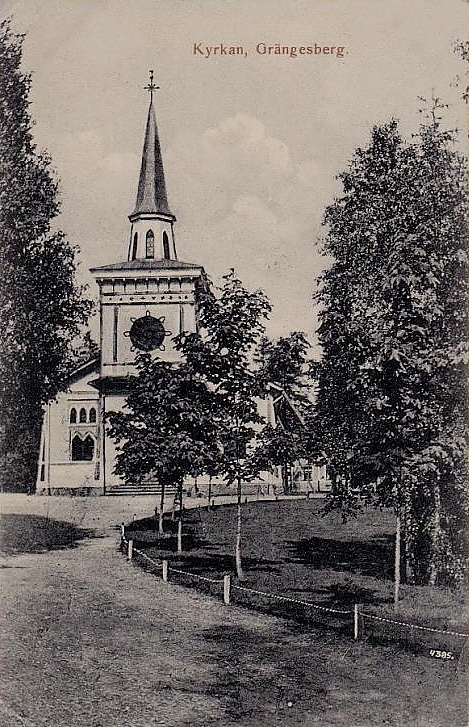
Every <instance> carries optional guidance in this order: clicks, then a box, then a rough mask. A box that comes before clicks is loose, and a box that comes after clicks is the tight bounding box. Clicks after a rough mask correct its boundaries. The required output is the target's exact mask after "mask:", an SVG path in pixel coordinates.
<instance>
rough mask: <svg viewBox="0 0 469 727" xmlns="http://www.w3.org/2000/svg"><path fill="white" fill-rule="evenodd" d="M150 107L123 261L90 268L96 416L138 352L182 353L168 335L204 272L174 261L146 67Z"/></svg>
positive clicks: (108, 479)
mask: <svg viewBox="0 0 469 727" xmlns="http://www.w3.org/2000/svg"><path fill="white" fill-rule="evenodd" d="M146 89H147V90H148V91H149V92H150V105H149V109H148V117H147V123H146V129H145V137H144V142H143V151H142V160H141V165H140V177H139V181H138V188H137V197H136V203H135V208H134V210H133V212H132V214H130V215H129V221H130V232H129V238H128V243H126V244H125V248H124V249H125V255H126V260H124V261H122V262H117V263H111V264H110V265H104V266H102V267H98V268H93V269H92V270H91V272H92V273H93V275H94V276H95V278H96V282H97V284H98V287H99V306H100V349H101V361H100V371H99V378H98V379H96V380H95V381H93V386H94V387H96V389H98V391H99V393H100V400H101V407H100V408H101V416H100V419H101V421H102V422H104V413H105V412H106V411H119V410H120V409H121V408H122V406H123V404H124V402H125V396H126V377H127V375H128V374H130V373H132V372H133V371H134V369H135V367H134V361H135V355H136V353H137V352H138V351H147V352H152V353H153V354H154V355H155V356H158V357H160V358H162V359H163V360H165V361H170V362H176V361H178V360H179V359H180V356H181V354H180V353H179V352H178V351H177V350H176V349H175V348H174V343H173V338H174V337H175V336H176V335H178V334H179V333H182V332H183V331H188V332H190V331H194V330H196V325H197V319H196V295H195V293H196V287H197V285H198V283H199V282H200V281H201V280H202V279H203V277H204V270H203V268H202V266H201V265H196V264H194V263H186V262H182V261H180V260H178V257H177V251H176V244H175V238H174V224H175V222H176V218H175V216H174V215H173V214H172V213H171V211H170V207H169V204H168V198H167V192H166V183H165V177H164V169H163V159H162V154H161V147H160V141H159V135H158V128H157V124H156V115H155V108H154V103H153V93H154V91H155V90H156V89H157V87H156V86H155V85H154V83H153V72H152V71H150V83H149V85H148V86H146ZM100 456H101V460H102V466H101V471H102V475H101V477H102V478H103V489H104V491H107V490H108V489H109V487H110V486H111V487H112V486H116V485H118V484H119V481H118V479H117V478H116V476H115V475H114V474H113V472H112V470H113V468H114V458H115V450H114V444H113V442H112V440H111V439H110V438H108V437H107V436H106V432H105V426H104V424H103V426H102V446H101V455H100Z"/></svg>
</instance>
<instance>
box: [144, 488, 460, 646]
mask: <svg viewBox="0 0 469 727" xmlns="http://www.w3.org/2000/svg"><path fill="white" fill-rule="evenodd" d="M321 509H322V503H321V502H320V501H317V500H310V501H307V500H296V501H281V502H277V503H275V502H268V503H267V502H264V503H254V502H253V503H248V504H246V505H243V543H242V551H243V567H244V570H245V575H246V581H245V582H243V583H242V584H239V585H242V586H247V587H250V588H254V589H257V590H261V591H266V592H269V593H273V594H277V595H282V596H286V597H288V598H292V599H298V600H302V601H312V602H314V603H316V604H320V605H323V606H325V607H331V608H338V609H344V610H348V609H353V604H354V603H360V604H363V610H365V611H366V612H369V613H372V614H379V615H383V616H384V615H385V616H388V617H390V618H391V619H395V618H397V619H401V620H405V621H410V622H411V623H414V624H417V625H419V624H420V625H424V626H431V627H433V628H442V629H449V630H451V631H462V632H466V629H467V622H466V617H465V614H466V607H465V599H464V594H463V592H462V591H460V592H456V591H451V590H449V589H443V588H432V587H423V586H411V585H404V586H403V587H402V600H401V602H400V604H399V611H398V613H397V614H394V612H393V604H392V596H393V563H394V552H393V548H394V528H395V525H394V518H393V516H392V513H391V512H389V511H387V512H386V511H384V512H379V511H376V510H374V509H368V510H366V511H365V512H364V513H362V514H361V515H360V517H359V518H358V519H356V520H351V521H349V522H348V523H346V524H343V523H342V520H341V517H340V515H339V514H338V513H330V514H328V515H327V516H322V512H321ZM235 516H236V510H235V508H234V507H233V506H221V507H216V508H215V509H213V510H210V511H207V510H206V509H200V510H192V511H188V512H187V513H186V519H185V526H184V527H185V538H184V548H185V552H184V554H183V555H182V556H177V555H176V554H175V552H174V548H175V538H169V539H164V540H159V541H158V540H157V539H156V534H155V533H154V522H153V521H152V520H151V519H148V520H144V521H140V522H137V523H135V524H134V525H133V526H132V528H133V529H134V531H135V533H134V534H135V538H136V542H139V543H140V544H141V546H143V547H145V548H146V552H148V553H149V554H151V553H153V555H154V557H155V558H158V559H161V557H163V556H167V557H168V558H169V560H170V561H171V563H170V565H171V564H172V565H173V566H174V567H179V568H182V569H186V570H188V571H191V572H193V573H198V574H201V575H204V576H209V577H212V578H222V576H223V574H224V573H227V572H233V571H234V564H233V555H232V554H233V547H234V541H235ZM174 527H175V523H170V522H168V523H167V528H168V530H169V529H173V530H174ZM175 578H176V576H175ZM177 578H178V579H179V580H178V581H177V582H182V576H177ZM186 581H187V585H195V586H197V587H200V586H201V587H202V589H204V590H211V591H213V592H217V593H218V594H219V593H220V586H211V585H208V586H207V585H206V584H205V583H202V584H201V583H200V582H197V581H196V580H191V579H186ZM233 599H234V600H235V602H237V603H240V604H245V605H252V606H254V607H255V608H257V609H258V610H263V611H268V612H271V613H276V614H280V615H294V616H295V617H299V618H303V619H305V618H306V619H308V620H313V621H315V622H318V621H319V622H321V621H322V622H325V623H327V624H328V625H329V626H331V627H333V628H338V629H339V630H345V631H347V632H348V633H350V631H351V616H350V615H347V616H341V615H340V614H339V615H334V614H328V613H323V612H319V611H312V610H311V609H309V608H308V607H304V606H301V605H297V604H285V603H283V602H278V601H277V602H275V601H274V600H272V599H267V598H264V597H260V596H256V595H255V594H252V593H249V592H242V591H237V590H233ZM362 626H363V627H364V629H365V633H367V634H368V635H370V636H372V635H373V636H374V638H378V637H379V638H380V639H385V640H386V639H388V638H390V639H391V640H393V641H400V640H401V639H402V640H403V641H405V642H407V643H408V644H409V646H417V647H419V648H420V646H421V645H422V637H423V635H424V634H423V632H419V631H415V630H413V629H412V630H409V629H405V628H397V627H395V626H393V625H389V624H386V623H381V622H376V621H373V620H371V619H365V620H364V623H363V624H362ZM423 645H424V646H425V647H427V646H428V647H429V646H432V647H436V648H442V649H448V650H456V651H458V650H460V649H461V645H462V640H461V639H460V638H459V637H447V636H444V637H443V636H441V635H437V634H436V635H431V634H425V639H423ZM427 651H428V649H427Z"/></svg>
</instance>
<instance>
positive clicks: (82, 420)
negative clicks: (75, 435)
mask: <svg viewBox="0 0 469 727" xmlns="http://www.w3.org/2000/svg"><path fill="white" fill-rule="evenodd" d="M85 422H86V409H84V408H82V409H80V424H84V423H85Z"/></svg>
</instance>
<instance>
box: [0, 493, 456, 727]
mask: <svg viewBox="0 0 469 727" xmlns="http://www.w3.org/2000/svg"><path fill="white" fill-rule="evenodd" d="M44 499H45V498H44ZM57 499H58V498H57ZM39 500H40V498H28V499H26V500H25V501H22V502H21V503H18V502H16V503H13V504H12V503H11V502H10V504H9V505H8V506H6V505H5V500H4V501H3V505H4V507H3V508H2V510H3V512H5V510H6V509H7V510H9V511H10V512H15V511H16V512H18V511H19V509H18V508H19V505H20V504H22V506H23V511H24V508H26V509H27V510H29V511H34V510H35V511H36V512H37V508H38V507H44V504H43V503H40V502H39V503H38V501H39ZM34 501H35V504H34ZM53 504H54V507H55V505H56V506H57V508H56V510H55V511H54V512H53V513H51V515H52V514H53V515H54V516H55V517H57V518H59V517H60V519H62V520H64V519H67V518H69V519H70V518H71V517H74V518H75V520H74V522H77V521H78V520H80V519H81V523H82V525H83V527H89V526H90V525H91V524H92V519H93V518H96V517H98V518H99V519H98V521H95V524H96V522H98V525H99V526H98V528H97V530H98V531H99V534H100V537H97V538H92V539H88V540H85V541H84V542H83V543H81V544H79V545H78V547H76V548H73V549H68V550H59V551H50V552H47V553H42V554H34V555H17V556H9V557H6V558H3V559H2V567H3V570H2V574H3V588H2V633H3V637H2V653H3V658H4V660H5V662H6V663H5V664H4V666H3V670H2V673H3V680H2V692H3V698H4V702H3V704H4V706H3V709H2V711H3V724H5V725H8V726H9V727H16V725H18V726H24V727H33V726H34V727H36V726H37V727H39V726H40V725H47V727H72V726H73V727H82V726H83V727H85V726H86V727H111V725H112V727H115V726H116V725H119V727H150V726H151V725H162V726H164V727H173V726H174V727H186V726H187V727H188V726H189V725H191V727H209V725H210V726H211V725H216V726H220V727H222V726H223V727H232V726H233V727H234V726H235V725H237V726H238V727H239V726H242V727H274V726H275V727H283V726H285V727H286V725H288V726H289V727H296V726H298V727H299V726H300V725H301V726H302V727H309V726H313V725H321V727H333V726H339V725H340V726H342V727H375V726H376V727H377V726H378V725H396V727H397V725H399V727H407V726H408V727H410V726H411V725H412V727H437V726H440V725H443V724H445V725H448V724H451V725H452V727H464V726H465V724H466V720H465V719H464V720H463V718H462V716H461V715H462V713H463V712H462V711H461V699H463V690H462V689H461V685H460V680H459V679H457V678H456V675H455V672H454V671H453V672H450V671H449V670H448V667H447V665H442V664H438V663H434V662H428V661H427V660H422V659H421V658H417V657H412V656H410V655H407V654H406V655H401V654H393V658H392V659H389V658H387V657H386V655H388V656H389V654H390V651H385V650H382V649H378V648H375V649H373V648H371V647H369V646H367V645H366V644H359V645H352V644H351V643H344V642H343V641H341V640H340V639H337V638H335V637H334V636H331V635H328V634H327V633H320V632H317V633H314V632H311V631H307V632H306V631H305V632H302V631H301V630H300V629H299V628H298V626H294V625H292V624H290V623H287V622H284V621H282V620H280V619H275V618H271V617H267V616H263V615H261V614H255V613H251V612H249V611H244V610H242V609H239V608H231V607H230V608H227V607H225V606H223V604H222V603H221V602H218V601H216V600H215V599H213V598H209V597H206V596H204V595H202V594H198V593H196V592H195V591H193V590H190V591H189V590H186V589H184V588H182V587H178V586H176V585H172V584H164V583H162V582H161V580H159V579H156V578H155V577H154V576H153V575H151V574H150V573H145V572H144V571H142V570H140V569H139V568H137V567H134V566H132V565H130V564H128V563H126V561H125V559H124V558H123V557H122V555H121V554H120V553H119V552H118V551H117V540H118V537H117V535H118V534H117V532H115V531H114V530H113V529H112V528H113V527H114V524H115V523H116V517H117V522H119V521H120V517H119V516H120V509H121V508H122V505H123V503H122V502H120V503H114V504H106V505H103V508H104V510H105V512H103V511H101V512H100V514H99V515H97V514H96V510H95V509H94V507H95V506H94V507H93V509H89V508H90V507H91V506H90V505H88V504H86V503H85V505H86V508H85V510H86V513H87V514H85V515H83V507H82V506H81V504H80V503H79V502H75V503H73V502H70V501H68V502H67V503H57V502H56V501H54V503H52V502H50V503H49V508H50V507H51V506H52V505H53ZM80 507H81V510H80ZM107 508H109V509H107ZM116 508H117V509H118V510H119V512H116V511H115V510H116ZM132 509H133V510H134V511H136V512H137V514H138V515H140V513H139V512H138V509H137V503H136V502H135V501H134V502H133V503H132ZM143 514H148V509H147V510H146V513H143ZM458 703H459V705H458Z"/></svg>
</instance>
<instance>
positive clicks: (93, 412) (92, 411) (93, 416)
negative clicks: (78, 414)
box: [90, 406, 96, 424]
mask: <svg viewBox="0 0 469 727" xmlns="http://www.w3.org/2000/svg"><path fill="white" fill-rule="evenodd" d="M95 421H96V409H95V408H94V406H93V407H91V409H90V422H91V423H92V424H94V422H95Z"/></svg>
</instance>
